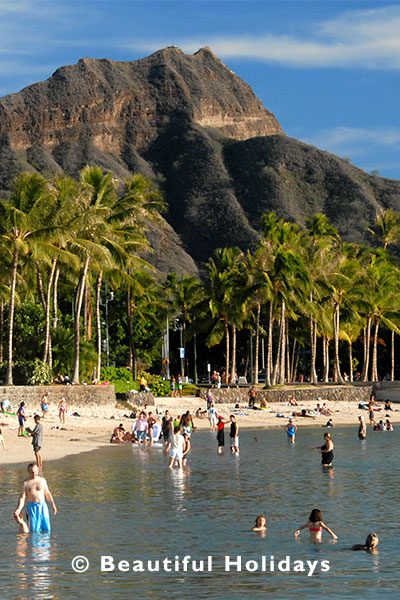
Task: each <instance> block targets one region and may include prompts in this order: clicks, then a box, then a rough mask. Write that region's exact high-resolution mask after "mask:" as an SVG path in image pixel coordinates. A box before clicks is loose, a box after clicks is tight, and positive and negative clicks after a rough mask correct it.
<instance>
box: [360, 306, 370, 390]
mask: <svg viewBox="0 0 400 600" xmlns="http://www.w3.org/2000/svg"><path fill="white" fill-rule="evenodd" d="M371 323H372V319H371V317H368V321H367V335H366V336H365V352H364V365H363V370H362V375H361V379H362V380H363V381H368V371H369V354H370V349H369V347H370V344H371Z"/></svg>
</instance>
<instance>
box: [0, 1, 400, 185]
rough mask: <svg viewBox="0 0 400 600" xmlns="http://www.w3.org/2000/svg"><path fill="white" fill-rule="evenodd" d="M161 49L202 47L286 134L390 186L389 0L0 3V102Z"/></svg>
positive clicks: (393, 63)
mask: <svg viewBox="0 0 400 600" xmlns="http://www.w3.org/2000/svg"><path fill="white" fill-rule="evenodd" d="M166 46H178V47H180V48H181V49H182V50H183V51H184V52H187V53H194V52H196V51H197V50H198V49H199V48H201V47H203V46H209V47H210V48H211V50H212V51H213V52H214V53H215V54H216V55H217V56H219V58H221V59H222V60H223V61H224V63H225V64H226V65H227V66H228V67H229V68H230V69H231V70H233V71H234V72H235V73H236V74H237V75H239V76H240V77H241V78H242V79H244V80H245V81H246V82H247V83H248V84H249V85H250V86H251V87H252V88H253V90H254V92H255V94H256V95H257V96H258V97H259V98H260V99H261V100H262V102H263V104H264V106H265V108H267V109H268V110H270V111H271V112H273V113H274V114H275V116H276V117H277V119H278V121H279V122H280V124H281V126H282V129H283V130H284V132H285V133H286V134H287V135H289V136H291V137H295V138H297V139H300V140H302V141H304V142H306V143H309V144H313V145H315V146H318V147H319V148H321V149H323V150H328V151H330V152H333V153H335V154H337V155H338V156H341V157H343V158H348V159H350V160H351V162H352V163H353V164H354V165H356V166H358V167H360V168H362V169H364V170H365V171H367V172H376V171H378V172H379V174H380V175H381V176H383V177H390V178H394V179H400V122H399V113H400V111H399V101H400V93H399V92H400V83H399V75H400V0H399V1H390V0H389V1H385V0H381V1H356V0H346V1H345V2H341V1H340V0H337V1H330V0H313V1H308V0H297V1H291V0H287V1H286V0H275V1H270V0H259V1H255V2H254V1H251V0H248V1H242V0H237V1H232V0H222V1H218V2H209V1H203V0H187V1H180V2H176V1H172V0H171V1H169V0H158V1H156V2H155V1H152V0H146V1H135V0H125V1H120V0H107V1H87V0H72V1H71V0H69V1H68V2H64V1H63V0H60V1H56V0H54V1H53V2H42V1H40V0H36V1H32V0H12V1H8V0H0V96H4V95H6V94H10V93H14V92H17V91H19V90H20V89H22V88H23V87H25V86H27V85H30V84H31V83H35V82H36V81H40V80H42V79H47V78H48V77H49V76H50V75H51V74H52V73H53V72H54V71H55V70H56V69H57V68H58V67H60V66H63V65H67V64H74V63H76V62H77V61H78V60H79V59H80V58H82V57H85V56H89V57H92V58H110V59H113V60H123V61H125V60H127V61H128V60H135V59H138V58H143V57H144V56H147V55H148V54H151V53H152V52H154V51H156V50H158V49H160V48H164V47H166Z"/></svg>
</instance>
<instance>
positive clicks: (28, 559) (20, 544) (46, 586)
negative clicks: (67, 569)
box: [14, 533, 56, 600]
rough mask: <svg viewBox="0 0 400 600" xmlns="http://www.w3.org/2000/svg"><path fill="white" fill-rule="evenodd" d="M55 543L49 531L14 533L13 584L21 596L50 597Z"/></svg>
mask: <svg viewBox="0 0 400 600" xmlns="http://www.w3.org/2000/svg"><path fill="white" fill-rule="evenodd" d="M55 560H56V544H55V542H54V541H53V543H51V538H50V534H49V533H45V534H40V533H33V534H31V535H26V534H23V533H19V534H17V535H16V548H15V568H14V575H15V585H16V588H17V589H18V590H19V591H20V597H21V598H28V597H30V598H32V597H33V598H37V599H38V600H39V599H40V598H51V597H52V596H51V594H50V588H51V585H52V577H51V575H52V571H54V567H53V564H54V562H55Z"/></svg>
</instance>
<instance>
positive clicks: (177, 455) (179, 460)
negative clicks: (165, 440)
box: [168, 425, 185, 470]
mask: <svg viewBox="0 0 400 600" xmlns="http://www.w3.org/2000/svg"><path fill="white" fill-rule="evenodd" d="M184 448H185V440H184V437H183V435H182V434H181V428H180V427H179V425H177V426H176V427H174V432H173V434H172V440H171V452H170V455H169V464H168V467H169V468H170V469H171V470H172V469H173V468H174V463H176V464H177V465H178V469H182V467H183V451H184Z"/></svg>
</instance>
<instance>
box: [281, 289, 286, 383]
mask: <svg viewBox="0 0 400 600" xmlns="http://www.w3.org/2000/svg"><path fill="white" fill-rule="evenodd" d="M281 329H282V333H281V352H280V359H281V360H280V365H279V383H281V384H282V383H285V363H286V303H285V300H282V314H281Z"/></svg>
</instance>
